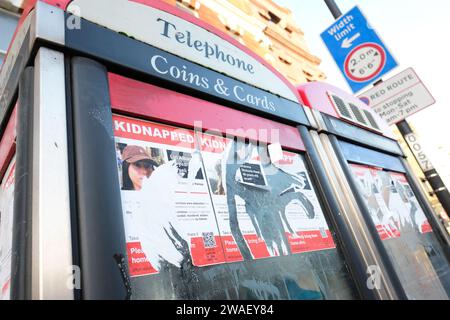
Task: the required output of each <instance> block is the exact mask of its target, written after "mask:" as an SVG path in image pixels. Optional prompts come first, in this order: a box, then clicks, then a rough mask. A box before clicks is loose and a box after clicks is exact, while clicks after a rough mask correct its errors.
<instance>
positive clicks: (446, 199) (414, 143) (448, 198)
mask: <svg viewBox="0 0 450 320" xmlns="http://www.w3.org/2000/svg"><path fill="white" fill-rule="evenodd" d="M324 1H325V4H326V5H327V7H328V9H329V10H330V12H331V14H332V15H333V17H334V19H336V20H337V19H338V18H339V17H341V16H342V12H341V10H340V9H339V7H338V5H337V4H336V2H335V1H334V0H324ZM382 82H383V80H382V79H379V80H378V81H376V82H375V83H374V84H373V85H374V86H376V85H378V84H380V83H382ZM397 128H398V129H399V130H400V133H401V134H402V136H403V138H404V139H405V141H406V142H407V144H408V147H409V148H410V150H411V151H412V153H413V154H414V156H415V158H416V160H417V161H418V163H419V165H420V167H421V169H422V171H423V173H424V175H425V177H426V179H427V180H428V182H429V184H430V185H431V187H432V189H433V192H434V193H435V194H436V196H437V197H438V199H439V201H440V203H441V205H442V207H443V208H444V210H445V211H446V213H447V214H450V193H449V191H448V189H447V188H446V187H445V185H444V182H443V181H442V179H441V177H440V176H439V174H438V173H437V171H436V170H435V169H434V167H433V166H432V165H431V162H430V161H429V160H428V158H427V156H426V155H425V153H424V152H423V150H421V146H420V144H419V143H418V140H417V138H416V136H415V135H414V132H413V130H412V128H411V127H410V126H409V124H408V122H407V121H406V120H402V121H401V122H399V123H397ZM419 149H420V150H419Z"/></svg>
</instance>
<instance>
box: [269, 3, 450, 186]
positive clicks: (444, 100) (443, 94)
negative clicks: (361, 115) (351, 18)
mask: <svg viewBox="0 0 450 320" xmlns="http://www.w3.org/2000/svg"><path fill="white" fill-rule="evenodd" d="M274 1H275V2H276V3H278V4H280V5H282V6H284V7H287V8H289V9H291V11H292V13H293V15H294V18H295V20H296V22H297V25H298V26H299V27H300V28H301V29H302V30H303V31H304V33H305V38H306V42H307V44H308V47H309V49H310V50H311V52H312V53H313V54H314V55H316V56H318V57H319V58H320V59H322V64H321V65H320V68H321V69H322V71H324V72H325V74H326V75H327V82H329V83H330V84H333V85H335V86H337V87H340V88H342V89H345V90H346V91H348V92H351V90H350V87H349V86H348V85H347V82H346V81H345V80H344V77H343V75H342V74H341V72H340V70H339V68H338V67H337V66H336V64H335V63H334V60H333V58H332V57H331V55H330V53H329V52H328V50H327V48H326V47H325V45H324V44H323V42H322V40H321V38H320V33H322V32H323V31H324V30H326V29H327V28H328V27H329V26H330V25H331V24H332V23H333V21H334V18H333V16H332V15H331V13H330V11H329V10H328V8H327V6H326V4H325V1H323V0H274ZM336 3H337V5H338V6H339V8H340V9H341V11H342V13H346V12H347V11H349V10H350V9H352V8H353V7H354V6H355V5H358V6H359V7H360V9H361V10H362V11H363V13H364V14H365V16H366V17H367V19H368V20H369V22H370V24H371V25H372V27H373V28H374V29H375V30H376V31H377V33H378V35H379V36H380V37H381V39H382V40H383V42H384V43H385V45H386V46H387V47H388V49H389V51H390V52H391V53H392V55H393V56H394V57H395V59H396V60H397V62H398V64H399V66H398V67H397V68H395V69H394V70H393V71H391V72H390V73H388V74H386V75H385V76H383V79H385V80H387V79H388V78H390V77H392V76H394V75H395V74H397V73H400V72H401V71H403V70H405V69H407V68H409V67H412V68H413V69H414V70H415V71H416V73H417V74H418V76H419V78H421V80H422V81H423V83H424V84H425V86H426V87H427V88H428V89H429V91H430V92H431V94H432V95H433V96H434V98H435V99H436V104H435V105H433V106H431V107H429V108H427V109H425V110H423V111H420V112H418V113H416V114H415V115H412V116H411V117H409V118H408V122H410V123H411V124H412V125H413V127H414V128H415V129H416V133H417V134H418V136H419V138H420V140H421V141H422V144H423V147H424V149H425V151H426V152H427V155H428V156H429V158H430V160H431V162H433V163H434V164H435V166H436V167H437V169H438V170H439V169H441V170H442V171H445V172H442V173H441V174H442V175H443V178H445V183H446V184H447V186H448V187H450V81H449V80H448V78H449V76H450V52H449V51H450V44H449V43H448V41H449V40H447V39H450V37H448V35H447V33H446V32H449V31H450V1H448V0H427V1H424V0H336ZM366 89H367V88H366ZM366 89H364V90H362V91H365V90H366ZM439 147H440V148H439ZM447 163H448V166H446V164H447Z"/></svg>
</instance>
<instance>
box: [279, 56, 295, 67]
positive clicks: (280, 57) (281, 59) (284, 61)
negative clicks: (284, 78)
mask: <svg viewBox="0 0 450 320" xmlns="http://www.w3.org/2000/svg"><path fill="white" fill-rule="evenodd" d="M278 59H280V61H281V62H283V63H285V64H287V65H289V66H290V65H291V64H292V62H291V61H289V60H288V59H286V58H284V57H282V56H279V57H278Z"/></svg>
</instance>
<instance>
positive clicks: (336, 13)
mask: <svg viewBox="0 0 450 320" xmlns="http://www.w3.org/2000/svg"><path fill="white" fill-rule="evenodd" d="M325 4H326V5H327V7H328V9H329V10H330V12H331V14H332V15H333V18H334V19H338V18H339V17H340V16H342V12H341V10H340V9H339V7H338V6H337V4H336V2H334V0H325Z"/></svg>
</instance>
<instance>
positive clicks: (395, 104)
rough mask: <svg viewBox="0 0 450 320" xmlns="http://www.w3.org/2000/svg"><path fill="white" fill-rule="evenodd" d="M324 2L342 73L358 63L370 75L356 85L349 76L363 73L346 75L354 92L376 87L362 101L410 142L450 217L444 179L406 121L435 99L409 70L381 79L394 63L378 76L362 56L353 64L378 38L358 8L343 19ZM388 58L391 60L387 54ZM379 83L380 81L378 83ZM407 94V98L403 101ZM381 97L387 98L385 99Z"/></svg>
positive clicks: (332, 49) (327, 39) (329, 41)
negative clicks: (369, 86)
mask: <svg viewBox="0 0 450 320" xmlns="http://www.w3.org/2000/svg"><path fill="white" fill-rule="evenodd" d="M324 1H325V3H326V5H327V6H328V9H329V10H330V12H331V14H332V15H333V17H334V18H335V19H336V22H335V23H334V24H333V25H332V26H331V27H330V28H328V29H327V30H326V31H325V32H324V33H322V35H321V36H322V39H324V42H325V44H326V45H327V47H328V49H329V50H330V52H331V53H332V55H333V57H334V58H335V60H336V62H337V63H338V65H339V66H340V68H341V70H346V68H349V67H351V66H352V63H353V64H355V63H356V67H357V68H358V70H365V71H366V72H369V74H370V77H369V76H367V74H366V77H367V79H364V81H363V82H355V81H354V80H352V78H350V75H353V76H354V75H355V74H356V75H357V74H358V72H360V71H357V72H356V73H354V72H351V70H350V73H348V72H343V73H344V75H345V78H346V79H347V82H348V83H349V84H350V86H351V87H352V90H353V91H354V92H356V91H358V90H359V89H362V88H363V87H365V86H366V85H369V84H374V88H372V89H371V90H369V91H368V92H365V93H364V94H362V95H361V96H360V98H362V100H363V101H365V102H366V103H368V104H369V105H372V106H373V107H374V108H375V110H376V111H380V112H377V113H378V114H379V115H380V116H381V117H382V118H384V119H385V120H387V122H388V123H389V124H393V123H395V124H396V125H397V128H398V129H399V131H400V133H401V134H402V136H403V138H404V139H405V141H406V142H407V144H408V147H409V148H410V149H411V151H412V153H413V154H414V156H415V158H416V159H417V162H418V163H419V165H420V166H421V168H422V170H423V173H424V175H425V177H426V178H427V180H428V182H429V184H430V186H431V187H432V189H433V192H434V193H435V194H436V196H437V197H438V199H439V201H440V203H441V205H442V207H443V208H444V210H445V211H446V212H447V214H448V213H449V212H450V193H449V191H448V189H447V188H446V186H445V184H444V182H443V181H442V178H441V177H440V176H439V174H438V172H437V171H436V170H435V169H434V167H433V166H432V165H431V162H430V161H429V160H428V157H427V156H426V155H425V153H424V152H423V150H422V147H421V145H420V144H419V142H418V139H417V137H416V136H415V135H414V132H413V130H412V128H411V127H410V126H409V124H408V122H407V121H406V117H408V116H410V115H411V114H413V113H415V112H417V111H420V110H422V109H424V108H426V107H428V106H430V105H431V104H433V103H434V102H435V101H434V99H433V97H432V96H431V94H430V93H429V92H428V90H427V89H426V88H425V87H424V86H423V84H422V82H421V81H420V79H419V78H418V77H417V75H416V74H415V72H414V70H412V69H407V70H406V71H404V72H402V73H400V74H399V75H397V76H395V77H393V78H392V79H389V80H388V81H387V82H386V83H384V82H383V80H382V79H381V76H382V75H383V74H385V73H386V72H388V71H389V70H391V69H392V68H394V67H395V66H396V65H397V63H396V62H395V60H393V61H392V62H391V63H394V64H395V65H393V66H392V65H391V63H389V64H388V63H387V62H386V65H385V66H384V68H382V69H381V70H380V71H377V72H375V71H373V70H374V69H377V68H379V66H378V67H376V66H375V67H373V68H369V64H364V63H363V64H362V62H361V61H362V60H363V59H362V57H363V55H361V57H360V60H358V61H353V62H352V61H351V60H352V59H356V58H355V56H356V55H357V54H358V53H360V52H361V53H364V54H365V55H367V54H368V53H369V51H370V49H367V50H366V51H364V50H363V48H369V44H368V43H367V42H366V41H364V40H363V39H367V37H375V38H378V36H377V35H376V33H375V31H374V30H373V29H369V28H368V27H367V25H368V24H367V21H366V20H364V22H362V20H361V17H363V19H365V18H364V16H362V14H361V16H359V18H358V15H359V14H360V13H361V12H360V10H359V9H358V7H355V8H353V9H352V10H350V11H349V12H348V13H347V14H345V15H342V12H341V11H340V10H339V7H338V6H337V4H336V2H335V1H334V0H324ZM364 28H367V30H363V29H364ZM336 32H337V33H336ZM362 32H368V34H369V36H362ZM358 34H359V35H358ZM331 36H333V37H334V39H335V40H334V42H333V40H332V39H330V38H331ZM346 39H347V40H346ZM378 39H379V38H378ZM353 41H354V42H353ZM349 42H350V43H351V45H350V48H347V46H348V43H349ZM352 42H353V43H352ZM376 46H379V47H382V48H383V47H384V45H383V44H381V41H380V43H378V44H376ZM376 46H372V48H373V49H374V50H376V49H375V48H376ZM353 47H354V48H353ZM351 48H353V49H351ZM384 48H385V47H384ZM386 55H387V56H389V57H391V56H390V54H389V53H388V52H387V51H386ZM344 56H345V58H344ZM371 58H372V59H371V60H370V61H375V62H376V61H378V60H380V59H378V60H377V59H375V58H374V54H372V57H371ZM391 58H392V57H391ZM386 59H388V58H386ZM342 61H344V62H346V63H349V61H350V66H348V65H347V66H346V65H344V64H342ZM381 61H383V59H381ZM388 65H390V67H389V68H388ZM361 68H362V69H361ZM386 69H388V70H386ZM347 73H348V74H347ZM377 79H378V81H377V82H375V80H377ZM402 80H403V83H402ZM406 82H409V86H408V85H406ZM395 83H396V85H395ZM400 84H401V85H400ZM400 87H402V88H400ZM355 89H356V90H355ZM388 89H389V90H388ZM388 91H389V93H388ZM405 94H407V96H405V97H403V98H402V96H404V95H405ZM382 96H384V98H383V97H382ZM400 98H402V99H400ZM388 100H389V101H388Z"/></svg>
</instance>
